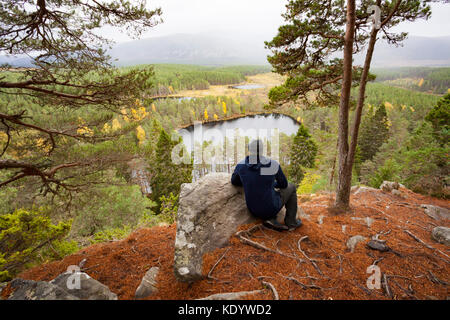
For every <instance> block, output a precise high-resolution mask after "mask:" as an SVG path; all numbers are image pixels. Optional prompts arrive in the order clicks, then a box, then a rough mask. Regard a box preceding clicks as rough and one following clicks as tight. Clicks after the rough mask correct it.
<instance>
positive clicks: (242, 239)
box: [236, 225, 305, 263]
mask: <svg viewBox="0 0 450 320" xmlns="http://www.w3.org/2000/svg"><path fill="white" fill-rule="evenodd" d="M259 226H260V225H257V226H253V227H252V228H250V229H249V230H242V231H239V232H238V233H236V236H237V237H238V238H239V239H240V240H241V242H242V243H245V244H248V245H250V246H252V247H254V248H257V249H262V250H265V251H269V252H272V253H275V254H279V255H281V256H284V257H288V258H291V259H295V260H297V261H298V262H300V263H302V262H305V261H304V260H302V259H300V258H298V257H295V256H291V255H289V254H287V253H284V252H282V251H277V250H274V249H271V248H268V247H266V246H265V245H263V244H260V243H258V242H256V241H253V240H250V239H248V238H246V237H244V236H243V235H242V234H244V233H245V234H249V233H250V232H251V231H252V230H255V229H256V227H258V228H259Z"/></svg>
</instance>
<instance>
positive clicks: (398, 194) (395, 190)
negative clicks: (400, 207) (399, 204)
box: [391, 189, 403, 198]
mask: <svg viewBox="0 0 450 320" xmlns="http://www.w3.org/2000/svg"><path fill="white" fill-rule="evenodd" d="M391 193H392V194H393V195H394V196H397V197H401V198H403V195H402V193H401V192H400V191H399V190H397V189H392V191H391Z"/></svg>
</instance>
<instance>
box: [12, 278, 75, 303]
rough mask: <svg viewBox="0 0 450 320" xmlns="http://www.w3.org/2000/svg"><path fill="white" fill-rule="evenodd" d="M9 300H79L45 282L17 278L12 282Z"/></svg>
mask: <svg viewBox="0 0 450 320" xmlns="http://www.w3.org/2000/svg"><path fill="white" fill-rule="evenodd" d="M11 289H12V293H11V295H10V296H9V297H8V300H79V298H78V297H76V296H74V295H72V294H70V293H68V292H67V291H66V290H63V289H62V288H60V287H59V286H57V285H55V284H53V283H49V282H45V281H33V280H24V279H20V278H16V279H14V280H12V281H11Z"/></svg>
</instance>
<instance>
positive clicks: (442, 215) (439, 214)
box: [421, 204, 450, 220]
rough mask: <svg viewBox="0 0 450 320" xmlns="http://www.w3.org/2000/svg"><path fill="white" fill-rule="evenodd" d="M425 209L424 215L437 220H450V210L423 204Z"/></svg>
mask: <svg viewBox="0 0 450 320" xmlns="http://www.w3.org/2000/svg"><path fill="white" fill-rule="evenodd" d="M421 207H422V208H424V209H425V210H424V213H425V214H426V215H427V216H429V217H430V218H433V219H435V220H448V219H450V210H448V209H446V208H442V207H438V206H433V205H431V204H422V205H421Z"/></svg>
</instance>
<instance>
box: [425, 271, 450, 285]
mask: <svg viewBox="0 0 450 320" xmlns="http://www.w3.org/2000/svg"><path fill="white" fill-rule="evenodd" d="M427 278H428V280H430V281H431V282H433V283H435V284H440V285H443V286H448V285H449V283H448V282H445V281H443V280H441V279H439V278H438V277H436V276H435V275H434V274H433V272H431V271H430V270H428V274H427Z"/></svg>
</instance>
